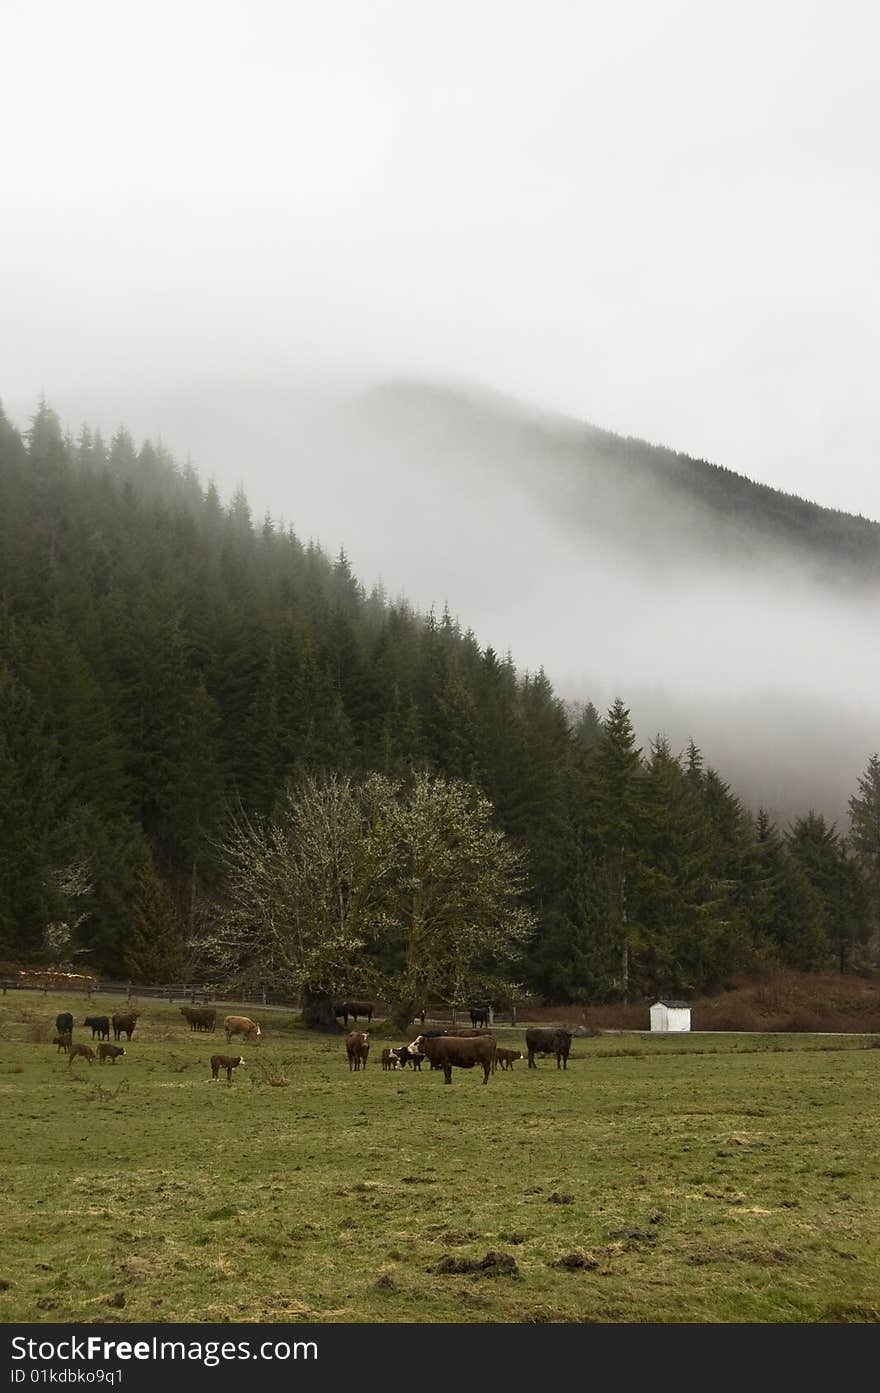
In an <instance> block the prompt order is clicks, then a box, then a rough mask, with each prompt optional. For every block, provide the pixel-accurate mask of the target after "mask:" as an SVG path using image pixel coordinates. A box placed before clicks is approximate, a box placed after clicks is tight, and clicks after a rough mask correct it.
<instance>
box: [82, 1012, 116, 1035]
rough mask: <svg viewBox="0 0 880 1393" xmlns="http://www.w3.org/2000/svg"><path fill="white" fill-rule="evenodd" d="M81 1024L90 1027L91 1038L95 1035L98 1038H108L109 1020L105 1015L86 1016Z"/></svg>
mask: <svg viewBox="0 0 880 1393" xmlns="http://www.w3.org/2000/svg"><path fill="white" fill-rule="evenodd" d="M83 1025H90V1026H91V1027H92V1039H93V1040H94V1038H95V1036H96V1035H97V1036H98V1038H99V1039H100V1040H109V1039H110V1020H109V1017H107V1016H86V1018H85V1020H84V1021H83Z"/></svg>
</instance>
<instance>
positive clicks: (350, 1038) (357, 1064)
mask: <svg viewBox="0 0 880 1393" xmlns="http://www.w3.org/2000/svg"><path fill="white" fill-rule="evenodd" d="M345 1052H346V1054H347V1055H348V1067H349V1070H352V1069H353V1070H354V1072H355V1073H357V1072H358V1070H359V1069H360V1068H361V1067H362V1066H363V1068H364V1069H366V1067H367V1055H368V1054H369V1053H370V1037H369V1035H368V1034H367V1032H366V1031H365V1030H353V1031H352V1032H351V1034H350V1035H346V1037H345Z"/></svg>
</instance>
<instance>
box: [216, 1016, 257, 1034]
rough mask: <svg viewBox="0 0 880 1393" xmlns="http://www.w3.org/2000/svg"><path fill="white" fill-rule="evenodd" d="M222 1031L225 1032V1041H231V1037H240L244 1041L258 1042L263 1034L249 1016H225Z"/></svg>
mask: <svg viewBox="0 0 880 1393" xmlns="http://www.w3.org/2000/svg"><path fill="white" fill-rule="evenodd" d="M223 1029H224V1030H225V1031H226V1039H227V1040H231V1039H232V1037H233V1035H240V1036H241V1037H242V1039H244V1040H259V1038H260V1036H261V1035H262V1033H263V1032H262V1030H261V1029H260V1027H259V1026H258V1025H257V1022H256V1021H252V1020H251V1018H250V1016H227V1017H226V1018H225V1020H224V1021H223Z"/></svg>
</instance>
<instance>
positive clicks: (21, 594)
mask: <svg viewBox="0 0 880 1393" xmlns="http://www.w3.org/2000/svg"><path fill="white" fill-rule="evenodd" d="M574 642H575V637H574V636H573V643H574ZM865 753H866V761H867V765H866V773H865V776H864V778H863V779H862V780H861V781H860V785H859V788H858V789H857V790H853V798H852V800H851V811H852V825H851V827H850V828H849V829H846V833H847V835H844V834H843V833H842V832H840V831H838V830H837V829H835V828H833V827H829V826H828V825H827V824H826V822H825V820H824V819H823V818H822V817H821V816H820V815H818V814H816V813H814V812H811V811H810V810H809V809H804V810H803V815H802V816H801V817H800V818H798V819H796V820H795V821H794V822H793V823H792V825H791V826H790V827H789V828H786V829H784V830H783V829H777V828H776V827H775V826H774V825H773V824H772V822H771V821H770V819H769V818H768V817H767V815H766V814H765V813H763V812H758V813H757V815H756V816H753V815H752V813H750V812H749V811H747V810H746V809H745V808H744V807H743V806H742V804H741V802H740V801H739V800H738V798H737V797H736V795H735V793H734V792H733V791H732V790H731V789H730V788H729V787H728V785H727V784H726V783H725V782H724V780H723V778H722V777H721V775H720V774H719V773H718V772H717V771H715V770H714V769H711V768H708V767H706V766H705V764H704V761H703V759H702V756H701V753H700V750H699V748H698V746H697V745H696V744H694V743H693V742H692V743H691V744H690V746H689V748H688V749H687V750H686V751H685V752H683V753H682V754H681V755H678V754H677V753H676V752H674V751H673V750H671V749H670V748H669V745H668V743H667V742H666V741H665V740H664V739H663V738H662V736H658V737H657V739H656V740H655V741H654V742H652V744H651V746H650V748H649V749H647V750H644V751H640V750H639V749H638V748H637V747H636V743H635V737H634V733H633V727H632V724H631V722H630V719H629V713H628V711H627V709H626V707H625V705H624V704H623V701H620V700H619V701H617V702H615V704H614V705H613V706H612V708H611V709H610V711H609V712H607V713H606V714H605V715H604V717H600V715H599V713H597V712H596V710H595V709H594V708H593V707H592V706H591V705H589V704H588V705H587V706H586V707H585V708H584V709H582V710H579V711H577V712H576V713H574V714H572V712H571V711H570V710H569V709H567V708H566V707H565V705H564V704H563V703H562V702H561V701H560V700H559V698H557V697H556V696H555V695H554V692H553V689H552V686H551V684H550V682H549V680H548V679H547V677H546V675H545V674H544V673H543V671H539V672H538V673H522V672H519V671H517V669H516V667H515V665H514V662H513V660H512V658H511V657H510V656H509V655H508V656H502V655H499V654H498V653H496V652H495V651H494V650H493V649H492V648H491V647H489V648H481V647H480V645H479V643H478V642H477V640H476V638H475V637H474V635H473V634H472V633H471V632H469V631H463V630H462V629H461V628H460V627H459V624H458V623H457V622H456V620H455V619H454V618H453V617H451V616H450V615H449V614H448V613H444V614H443V615H442V617H437V616H436V615H434V614H429V615H422V614H419V613H416V612H415V611H414V610H413V609H412V608H411V607H409V606H408V605H407V604H406V603H404V602H395V603H391V602H389V601H388V600H387V598H386V597H385V596H384V595H383V594H382V593H381V592H380V591H378V590H374V591H373V592H372V593H370V594H367V593H366V592H365V590H364V587H363V586H362V585H361V584H360V583H359V582H358V580H357V579H356V577H355V576H353V575H352V573H351V569H350V566H349V564H348V561H347V560H346V558H345V555H344V554H342V553H340V555H339V556H338V557H337V558H336V559H335V560H332V559H331V558H329V557H328V556H327V555H326V554H325V553H324V552H323V551H322V550H321V548H320V547H319V546H317V545H315V544H314V543H310V544H308V545H304V544H303V543H302V542H301V541H300V540H299V539H298V538H297V536H296V535H295V533H294V531H293V530H292V529H291V528H289V527H279V526H276V525H275V524H273V522H272V521H271V520H270V519H269V518H267V519H266V520H265V521H263V522H262V523H256V524H255V523H254V520H253V519H252V517H251V513H250V509H249V507H248V503H247V499H246V497H245V495H244V493H243V492H242V491H240V490H239V491H238V492H237V493H236V494H235V496H234V497H233V499H232V501H231V503H229V504H228V505H224V503H223V502H222V501H221V499H220V497H219V496H218V493H217V490H216V489H215V487H214V486H213V485H210V486H209V487H208V488H207V489H205V488H204V487H203V486H202V484H201V482H200V479H199V477H198V476H197V474H196V472H195V470H194V469H192V468H191V467H190V466H186V467H180V466H178V465H177V464H176V462H175V461H174V459H173V458H172V457H171V455H170V454H169V453H168V452H167V451H166V450H165V449H163V448H162V447H161V446H156V445H153V444H151V443H149V442H147V443H145V444H144V445H143V446H142V447H141V448H140V449H137V448H136V447H135V445H134V443H133V441H132V439H131V437H130V436H129V434H128V433H127V432H126V431H125V430H122V429H121V430H119V431H118V432H117V433H116V435H115V436H114V437H113V439H112V441H110V443H109V445H107V444H105V443H104V442H103V441H102V439H101V437H100V435H99V434H93V433H92V432H91V431H90V430H89V429H88V428H83V430H82V432H81V434H80V436H79V438H78V439H77V440H72V439H70V438H69V437H66V436H65V435H64V433H63V432H62V430H61V427H60V423H59V421H58V418H57V416H56V415H55V413H54V412H53V411H52V410H51V408H50V407H49V406H48V405H47V404H46V403H45V402H43V403H41V404H40V406H39V408H38V410H37V412H36V414H35V416H34V417H33V420H32V423H31V426H30V429H29V430H28V431H27V432H26V433H25V434H24V435H22V434H21V433H19V432H18V431H17V430H16V429H14V428H13V426H12V425H11V424H10V422H9V421H8V419H7V418H6V417H5V416H4V415H3V414H2V412H0V800H2V806H3V817H2V819H0V959H2V960H3V961H5V962H7V963H38V962H39V963H48V962H60V961H69V962H72V963H74V964H78V965H80V966H82V967H87V968H89V969H90V970H92V971H94V972H97V973H99V974H104V975H109V976H114V977H132V978H134V979H136V980H141V981H147V980H153V981H156V980H160V981H161V980H172V979H179V978H180V976H181V975H182V974H185V973H187V972H188V971H189V970H191V968H192V959H191V952H192V942H193V940H194V937H195V936H196V930H197V928H198V926H199V925H200V924H203V923H204V922H205V920H206V919H207V920H209V919H210V916H211V913H212V906H216V905H219V904H221V903H222V900H223V895H224V865H223V860H222V855H221V851H220V847H221V845H222V835H223V829H224V827H225V825H226V823H227V821H228V818H229V816H230V812H231V810H237V812H238V814H239V815H240V814H241V812H242V811H243V812H244V813H245V814H250V815H260V816H268V815H271V813H272V811H273V808H274V807H275V806H276V804H277V801H278V799H279V796H280V795H281V793H282V792H283V790H284V788H285V786H286V784H287V781H288V780H290V779H291V778H296V777H298V776H302V775H304V774H314V773H317V772H320V771H328V772H333V771H335V772H344V773H348V774H354V775H359V774H364V775H366V774H367V773H369V772H371V771H377V772H379V773H382V774H386V775H389V776H392V777H394V778H397V779H406V778H407V776H408V775H410V774H411V773H412V771H414V770H426V771H430V772H432V773H436V774H442V775H445V776H447V777H454V778H457V779H463V780H466V781H468V782H470V783H472V784H474V785H476V786H478V787H479V789H480V790H482V791H483V792H484V793H485V795H486V796H487V797H488V798H489V799H490V800H491V803H492V805H493V808H494V816H495V819H496V822H497V825H498V826H499V827H500V828H501V829H502V830H503V831H504V832H505V833H506V834H507V836H508V837H509V838H510V840H511V841H512V842H513V843H514V845H515V846H516V847H517V848H519V849H520V850H522V851H523V853H524V856H525V863H526V866H527V873H528V879H529V887H530V888H529V891H528V902H529V908H530V909H531V910H532V911H533V913H534V914H535V916H536V928H535V930H534V934H533V937H532V939H531V941H530V943H529V944H528V947H527V950H526V954H525V958H524V960H523V962H522V965H521V971H520V978H521V982H522V985H523V989H524V990H525V991H528V992H530V993H532V994H534V995H536V996H539V997H542V998H544V999H546V1000H551V1001H556V1002H562V1001H582V1002H591V1001H596V1002H598V1001H608V1000H615V999H620V998H621V997H630V998H634V997H638V996H643V995H646V994H649V993H651V994H653V993H674V994H676V995H681V994H690V993H697V992H700V991H704V990H707V989H708V990H711V989H712V988H714V987H717V986H719V985H721V984H722V983H723V982H725V981H726V980H728V979H729V978H730V977H731V976H732V975H733V974H735V973H738V972H741V971H744V970H750V969H759V968H760V967H761V966H763V965H771V964H778V963H782V964H786V965H789V966H793V967H797V968H802V969H807V970H812V969H816V970H820V969H826V968H827V967H829V966H832V965H836V966H838V967H839V968H840V969H841V970H847V969H849V968H851V967H853V966H857V965H858V964H859V963H861V962H865V961H868V959H869V958H870V957H871V955H872V954H873V953H875V951H876V944H877V925H878V914H880V831H878V829H880V764H878V761H877V758H876V756H874V757H872V758H870V759H868V756H869V754H870V752H869V751H866V752H865ZM804 757H805V759H806V758H809V751H805V753H804Z"/></svg>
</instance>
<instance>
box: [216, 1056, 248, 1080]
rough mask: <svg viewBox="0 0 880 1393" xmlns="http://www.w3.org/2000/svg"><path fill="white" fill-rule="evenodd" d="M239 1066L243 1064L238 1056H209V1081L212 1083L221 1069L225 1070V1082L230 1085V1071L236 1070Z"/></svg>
mask: <svg viewBox="0 0 880 1393" xmlns="http://www.w3.org/2000/svg"><path fill="white" fill-rule="evenodd" d="M240 1064H244V1060H243V1059H242V1057H241V1055H240V1054H212V1055H211V1081H212V1082H214V1081H215V1080H216V1079H217V1077H218V1075H219V1073H220V1070H221V1069H225V1070H226V1082H227V1083H230V1084H231V1083H232V1071H233V1069H237V1068H238V1066H239V1065H240Z"/></svg>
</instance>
